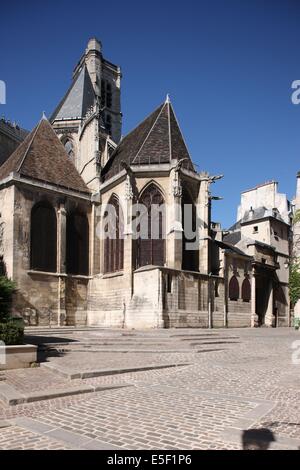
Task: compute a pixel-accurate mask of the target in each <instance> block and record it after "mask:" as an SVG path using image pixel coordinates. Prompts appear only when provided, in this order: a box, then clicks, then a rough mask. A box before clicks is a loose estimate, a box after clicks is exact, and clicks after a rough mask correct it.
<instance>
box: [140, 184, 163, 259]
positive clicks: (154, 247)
mask: <svg viewBox="0 0 300 470" xmlns="http://www.w3.org/2000/svg"><path fill="white" fill-rule="evenodd" d="M139 204H141V206H142V207H143V211H144V213H143V214H142V216H141V220H140V223H139V226H138V227H137V231H138V233H139V238H138V240H137V248H138V249H137V265H138V266H139V267H140V266H147V265H155V266H163V265H164V263H165V227H164V222H165V220H164V219H165V212H164V198H163V196H162V194H161V192H160V191H159V189H158V188H157V186H156V185H155V184H153V183H152V184H150V186H148V187H147V188H146V189H145V191H144V192H143V193H142V195H141V197H140V199H139Z"/></svg>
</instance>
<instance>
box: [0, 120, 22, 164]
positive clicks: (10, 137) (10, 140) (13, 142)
mask: <svg viewBox="0 0 300 470" xmlns="http://www.w3.org/2000/svg"><path fill="white" fill-rule="evenodd" d="M28 134H29V132H28V131H26V130H25V129H22V128H21V127H19V126H18V125H17V124H14V123H11V122H9V121H5V119H3V118H2V119H0V138H1V136H2V137H3V138H2V139H1V145H0V165H2V164H3V163H4V162H5V160H7V159H8V157H9V156H10V155H11V154H12V153H13V151H14V150H15V149H16V148H17V147H18V145H19V144H20V142H22V141H23V140H24V139H25V137H26V136H27V135H28Z"/></svg>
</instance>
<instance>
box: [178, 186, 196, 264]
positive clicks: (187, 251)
mask: <svg viewBox="0 0 300 470" xmlns="http://www.w3.org/2000/svg"><path fill="white" fill-rule="evenodd" d="M181 213H182V227H183V235H182V269H185V270H187V271H198V270H199V249H197V248H196V249H191V248H193V247H191V246H190V245H191V244H192V243H195V242H196V241H197V237H196V235H195V236H193V234H196V228H197V214H196V206H195V204H194V202H193V199H192V197H191V195H190V194H189V192H188V191H187V190H186V189H183V194H182V206H181Z"/></svg>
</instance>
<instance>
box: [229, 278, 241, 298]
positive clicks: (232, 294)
mask: <svg viewBox="0 0 300 470" xmlns="http://www.w3.org/2000/svg"><path fill="white" fill-rule="evenodd" d="M228 291H229V292H228V295H229V299H230V300H238V298H239V296H240V287H239V281H238V280H237V278H236V276H232V278H231V279H230V282H229V289H228Z"/></svg>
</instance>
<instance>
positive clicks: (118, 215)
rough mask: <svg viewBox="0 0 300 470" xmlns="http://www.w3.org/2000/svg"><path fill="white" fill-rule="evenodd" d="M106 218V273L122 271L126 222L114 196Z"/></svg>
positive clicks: (105, 215)
mask: <svg viewBox="0 0 300 470" xmlns="http://www.w3.org/2000/svg"><path fill="white" fill-rule="evenodd" d="M104 217H105V225H104V232H105V240H104V248H105V249H104V272H105V273H113V272H118V271H122V270H123V267H124V235H123V233H124V222H123V212H122V208H121V207H120V203H119V200H118V198H117V197H116V196H112V197H111V198H110V200H109V205H108V209H107V211H106V213H105V214H104Z"/></svg>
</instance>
